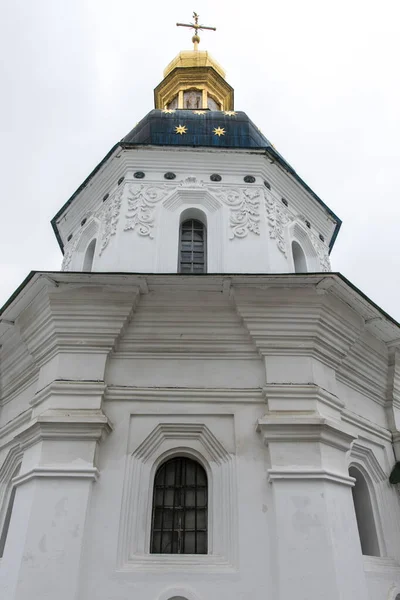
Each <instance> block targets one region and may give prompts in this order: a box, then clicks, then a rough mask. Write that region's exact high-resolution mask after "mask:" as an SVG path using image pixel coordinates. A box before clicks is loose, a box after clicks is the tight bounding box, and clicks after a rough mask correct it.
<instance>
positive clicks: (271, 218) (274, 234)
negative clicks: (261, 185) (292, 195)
mask: <svg viewBox="0 0 400 600" xmlns="http://www.w3.org/2000/svg"><path fill="white" fill-rule="evenodd" d="M264 198H265V208H266V211H267V221H268V225H269V237H270V238H271V239H273V240H276V244H277V246H278V248H279V250H280V251H281V252H283V254H284V255H285V256H287V249H286V244H285V236H284V227H285V226H286V225H287V224H288V223H290V221H292V219H293V218H292V216H291V214H290V213H289V212H288V211H287V210H286V209H285V208H284V206H283V205H282V203H281V202H278V201H277V200H275V198H274V197H273V196H272V194H270V193H268V192H264Z"/></svg>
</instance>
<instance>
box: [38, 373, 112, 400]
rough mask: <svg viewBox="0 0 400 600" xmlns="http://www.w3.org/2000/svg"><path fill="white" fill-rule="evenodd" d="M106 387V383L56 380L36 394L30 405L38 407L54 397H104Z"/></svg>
mask: <svg viewBox="0 0 400 600" xmlns="http://www.w3.org/2000/svg"><path fill="white" fill-rule="evenodd" d="M105 387H106V386H105V383H104V381H69V380H65V379H55V380H54V381H52V382H51V383H49V384H48V385H46V387H44V388H42V389H41V390H39V391H38V392H37V393H36V394H35V396H34V397H33V398H32V400H31V401H30V405H31V406H32V407H34V406H37V405H38V404H41V403H42V402H45V401H46V400H48V399H49V398H51V397H53V396H85V397H88V396H92V397H93V396H94V397H96V396H102V395H103V393H104V390H105Z"/></svg>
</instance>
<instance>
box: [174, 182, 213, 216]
mask: <svg viewBox="0 0 400 600" xmlns="http://www.w3.org/2000/svg"><path fill="white" fill-rule="evenodd" d="M187 204H194V205H196V206H197V205H199V206H200V207H204V208H206V209H207V210H208V211H209V212H210V213H214V212H216V211H218V210H219V209H220V208H221V207H222V204H221V203H220V202H219V201H218V200H216V198H214V196H213V195H212V194H211V193H210V191H209V190H208V189H207V188H205V187H203V186H198V187H194V188H190V187H188V186H183V187H179V188H176V189H175V190H174V192H173V193H172V194H171V196H169V197H168V198H167V199H166V200H164V202H163V207H164V208H166V209H167V210H170V211H175V210H177V209H179V208H180V207H181V206H184V205H187Z"/></svg>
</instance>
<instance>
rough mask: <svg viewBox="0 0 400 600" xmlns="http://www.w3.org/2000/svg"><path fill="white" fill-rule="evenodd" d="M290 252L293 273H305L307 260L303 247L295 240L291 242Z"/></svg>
mask: <svg viewBox="0 0 400 600" xmlns="http://www.w3.org/2000/svg"><path fill="white" fill-rule="evenodd" d="M292 254H293V263H294V272H295V273H307V262H306V257H305V255H304V252H303V249H302V247H301V246H300V244H299V243H298V242H296V241H293V242H292Z"/></svg>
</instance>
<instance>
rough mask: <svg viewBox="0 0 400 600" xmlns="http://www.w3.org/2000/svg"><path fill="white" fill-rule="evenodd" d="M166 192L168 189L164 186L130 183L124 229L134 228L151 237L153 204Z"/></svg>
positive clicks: (161, 198) (140, 233)
mask: <svg viewBox="0 0 400 600" xmlns="http://www.w3.org/2000/svg"><path fill="white" fill-rule="evenodd" d="M167 194H168V189H167V188H166V187H165V186H161V187H157V186H153V185H151V186H145V185H134V184H133V185H130V186H129V188H128V213H127V215H126V223H125V227H124V231H129V230H133V231H134V230H136V231H137V233H138V234H139V235H142V236H147V235H148V236H149V237H150V238H153V235H152V230H153V227H154V208H155V206H154V205H155V204H157V203H158V202H160V200H163V198H165V197H166V195H167Z"/></svg>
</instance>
